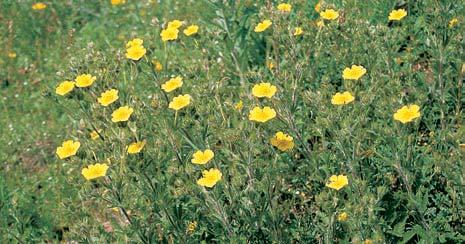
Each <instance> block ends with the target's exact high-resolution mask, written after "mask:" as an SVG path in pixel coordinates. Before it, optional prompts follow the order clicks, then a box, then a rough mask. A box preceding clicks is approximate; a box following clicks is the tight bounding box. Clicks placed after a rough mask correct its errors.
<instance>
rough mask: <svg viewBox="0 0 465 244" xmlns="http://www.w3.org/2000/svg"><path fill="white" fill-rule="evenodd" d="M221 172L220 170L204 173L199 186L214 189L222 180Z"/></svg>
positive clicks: (205, 171)
mask: <svg viewBox="0 0 465 244" xmlns="http://www.w3.org/2000/svg"><path fill="white" fill-rule="evenodd" d="M222 176H223V174H221V171H219V170H218V169H210V170H204V171H203V172H202V178H200V179H199V180H197V184H198V185H200V186H205V187H210V188H211V187H213V186H214V185H215V184H216V183H217V182H218V181H219V180H221V177H222Z"/></svg>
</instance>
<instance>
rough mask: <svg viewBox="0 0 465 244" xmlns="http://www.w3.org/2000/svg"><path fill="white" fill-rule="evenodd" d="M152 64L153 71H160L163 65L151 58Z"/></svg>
mask: <svg viewBox="0 0 465 244" xmlns="http://www.w3.org/2000/svg"><path fill="white" fill-rule="evenodd" d="M152 64H153V67H154V68H155V71H157V72H160V71H162V70H163V65H162V64H161V63H160V61H158V60H156V59H153V60H152Z"/></svg>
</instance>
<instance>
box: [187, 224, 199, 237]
mask: <svg viewBox="0 0 465 244" xmlns="http://www.w3.org/2000/svg"><path fill="white" fill-rule="evenodd" d="M196 228H197V221H192V222H190V223H189V224H188V225H187V229H186V232H187V234H192V233H194V232H195V229H196Z"/></svg>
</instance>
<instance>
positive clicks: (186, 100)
mask: <svg viewBox="0 0 465 244" xmlns="http://www.w3.org/2000/svg"><path fill="white" fill-rule="evenodd" d="M190 103H191V96H190V95H189V94H185V95H179V96H177V97H175V98H173V100H172V101H171V102H170V104H169V105H168V108H171V109H174V110H176V111H178V110H179V109H181V108H184V107H185V106H187V105H189V104H190Z"/></svg>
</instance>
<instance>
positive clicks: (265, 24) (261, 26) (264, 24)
mask: <svg viewBox="0 0 465 244" xmlns="http://www.w3.org/2000/svg"><path fill="white" fill-rule="evenodd" d="M271 24H273V22H271V20H268V19H267V20H264V21H262V22H261V23H258V24H257V26H255V29H254V31H255V32H263V31H265V30H266V29H268V27H270V26H271Z"/></svg>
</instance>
